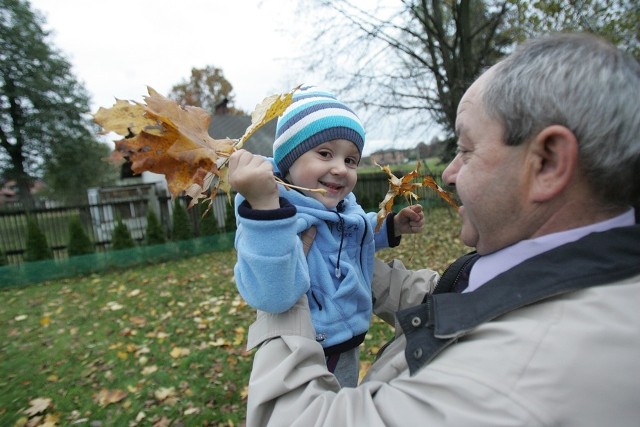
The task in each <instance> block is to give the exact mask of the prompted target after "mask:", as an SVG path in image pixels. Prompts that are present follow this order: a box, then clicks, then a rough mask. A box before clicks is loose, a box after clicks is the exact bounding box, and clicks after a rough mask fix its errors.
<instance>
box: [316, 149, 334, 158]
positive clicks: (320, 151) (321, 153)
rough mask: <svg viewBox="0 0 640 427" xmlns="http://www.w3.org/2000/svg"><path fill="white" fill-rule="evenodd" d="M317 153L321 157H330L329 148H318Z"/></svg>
mask: <svg viewBox="0 0 640 427" xmlns="http://www.w3.org/2000/svg"><path fill="white" fill-rule="evenodd" d="M318 154H319V155H321V156H322V157H331V152H330V151H329V150H318Z"/></svg>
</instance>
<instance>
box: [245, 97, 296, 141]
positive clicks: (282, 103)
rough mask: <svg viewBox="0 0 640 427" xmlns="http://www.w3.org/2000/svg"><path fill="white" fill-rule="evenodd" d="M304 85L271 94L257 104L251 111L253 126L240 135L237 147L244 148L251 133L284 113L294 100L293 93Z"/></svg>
mask: <svg viewBox="0 0 640 427" xmlns="http://www.w3.org/2000/svg"><path fill="white" fill-rule="evenodd" d="M301 86H302V85H300V86H298V87H296V88H295V89H293V90H292V91H291V92H288V93H285V94H281V95H271V96H269V97H267V98H265V99H264V100H263V101H262V102H261V103H260V104H258V105H256V108H255V109H254V110H253V113H251V126H249V127H248V128H247V130H246V131H245V133H244V135H242V136H241V137H240V140H239V142H238V144H237V145H236V148H237V149H240V148H242V145H243V144H244V143H245V141H246V140H247V139H249V137H250V136H251V135H253V134H254V133H255V131H256V130H258V129H259V128H260V127H261V126H263V125H264V124H266V123H268V122H269V121H271V120H273V119H275V118H276V117H278V116H280V115H282V113H284V110H286V109H287V107H288V106H289V105H290V104H291V102H292V100H293V93H294V92H295V91H297V90H298V89H300V87H301Z"/></svg>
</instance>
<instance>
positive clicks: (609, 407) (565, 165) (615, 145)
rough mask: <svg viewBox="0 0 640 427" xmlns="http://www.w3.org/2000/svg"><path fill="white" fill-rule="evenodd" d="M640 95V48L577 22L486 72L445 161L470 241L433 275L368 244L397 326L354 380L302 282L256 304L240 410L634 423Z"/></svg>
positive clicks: (639, 322)
mask: <svg viewBox="0 0 640 427" xmlns="http://www.w3.org/2000/svg"><path fill="white" fill-rule="evenodd" d="M639 100H640V66H639V64H638V62H637V61H635V60H634V59H633V58H630V57H627V56H625V55H624V54H622V53H621V52H620V51H618V50H617V49H615V48H614V47H613V46H611V45H609V44H608V43H606V42H605V41H603V40H601V39H599V38H596V37H594V36H590V35H586V34H559V35H553V36H548V37H543V38H540V39H537V40H531V41H529V42H527V43H525V44H523V45H522V46H520V47H519V48H518V49H516V51H515V52H514V53H513V54H512V55H510V56H509V57H507V58H506V59H504V60H503V61H501V62H499V63H498V64H497V65H495V66H493V67H492V68H490V69H489V70H488V71H487V72H486V73H484V74H483V75H482V76H480V78H478V80H477V81H476V82H474V83H473V85H472V86H471V87H470V88H469V90H468V91H467V92H466V94H465V95H464V97H463V98H462V100H461V102H460V105H459V107H458V113H457V120H456V128H457V133H458V153H457V155H456V157H455V158H454V160H453V161H452V162H451V164H450V165H449V166H448V167H447V168H446V170H445V171H444V173H443V178H444V180H445V181H446V182H447V183H448V184H451V185H454V186H455V188H456V191H457V193H458V195H459V197H460V200H461V201H462V204H463V205H462V207H461V208H460V210H459V214H460V217H461V219H462V230H461V238H462V240H463V241H464V243H465V244H466V245H468V246H470V247H473V248H475V249H476V251H477V252H474V253H471V254H469V255H468V256H465V257H463V258H461V259H460V260H458V261H456V262H455V263H454V264H453V265H452V266H451V267H449V269H447V271H445V273H444V274H443V275H442V277H439V276H438V274H437V273H435V272H433V271H431V270H427V269H425V270H418V271H408V270H406V269H404V268H403V266H402V265H401V264H400V263H399V262H398V261H394V262H393V263H391V264H389V265H387V264H384V263H382V262H378V264H377V265H376V273H375V278H374V285H373V286H374V298H375V300H374V301H375V303H374V305H375V310H376V313H377V314H378V315H380V316H381V317H382V318H383V319H385V320H387V321H389V322H391V323H393V324H395V326H396V330H397V333H396V338H395V339H394V340H393V341H392V342H391V343H390V344H389V345H388V346H386V348H385V349H384V351H382V352H381V354H380V355H379V357H378V359H377V361H376V363H374V364H373V366H372V367H371V368H370V370H369V372H368V373H367V376H366V377H365V378H364V379H363V381H362V382H361V384H360V385H359V386H358V387H356V388H345V389H340V387H339V386H338V383H337V382H336V381H335V378H334V377H333V375H332V374H330V373H329V372H328V371H327V368H326V364H325V362H324V356H323V352H322V347H321V346H320V345H319V344H318V343H316V342H315V339H314V336H315V334H314V331H313V327H312V326H311V321H310V317H309V309H308V306H307V301H306V300H305V298H304V297H303V298H302V299H301V300H300V301H298V303H297V304H296V306H295V307H293V308H292V309H291V310H289V311H288V312H285V313H283V314H278V315H273V314H266V313H261V312H259V313H258V319H257V321H256V323H254V324H253V325H252V327H251V329H250V332H249V346H250V347H256V346H259V349H258V351H257V352H256V354H255V359H254V365H253V370H252V374H251V379H250V384H249V400H248V409H247V424H248V425H249V426H257V425H283V426H291V425H302V426H310V425H328V426H397V425H425V426H429V425H432V426H433V425H448V426H471V425H472V426H492V427H493V426H497V425H513V426H533V425H540V426H557V425H562V426H572V425H575V426H581V427H584V426H603V425H612V424H613V425H616V426H637V425H638V422H639V420H640V380H639V378H640V377H639V376H638V375H639V374H638V373H639V372H640V226H639V225H637V219H636V218H635V217H634V214H635V211H634V209H633V206H638V202H639V201H640V139H638V138H639V135H640V108H639V102H640V101H639ZM303 238H306V239H307V241H306V243H307V244H308V243H309V242H310V241H311V239H310V238H309V236H305V237H303ZM311 238H312V236H311ZM471 266H472V268H470V267H471ZM469 269H470V272H469ZM467 276H468V280H467V279H466V277H467ZM465 286H466V287H465Z"/></svg>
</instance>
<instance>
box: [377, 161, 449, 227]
mask: <svg viewBox="0 0 640 427" xmlns="http://www.w3.org/2000/svg"><path fill="white" fill-rule="evenodd" d="M376 165H377V166H378V167H380V169H382V170H383V171H385V172H386V173H387V175H389V190H388V191H387V194H386V195H385V197H384V200H382V202H380V205H379V208H380V210H379V211H378V214H377V220H378V222H377V223H376V232H378V231H379V230H380V227H381V226H382V223H383V222H384V219H385V218H386V217H387V215H388V214H389V212H391V209H392V208H393V204H394V201H395V198H396V197H397V196H403V197H405V198H406V199H407V201H408V202H411V200H417V199H418V196H417V195H416V194H415V193H414V190H415V189H416V188H418V187H429V188H431V189H432V190H434V191H436V193H437V194H438V196H440V197H441V198H442V199H443V200H445V201H446V202H447V203H449V204H450V205H451V206H452V207H453V208H454V209H458V205H457V204H456V202H455V201H454V200H453V197H452V196H451V195H450V194H449V193H447V192H446V191H444V190H443V189H442V188H440V186H439V185H438V184H437V183H436V181H435V179H433V177H432V176H425V177H424V178H423V180H422V182H414V179H416V178H419V177H420V162H416V168H415V169H414V170H412V171H411V172H409V173H407V174H406V175H404V176H403V177H402V178H398V177H397V176H395V175H394V174H393V172H391V168H389V166H380V165H378V164H377V163H376Z"/></svg>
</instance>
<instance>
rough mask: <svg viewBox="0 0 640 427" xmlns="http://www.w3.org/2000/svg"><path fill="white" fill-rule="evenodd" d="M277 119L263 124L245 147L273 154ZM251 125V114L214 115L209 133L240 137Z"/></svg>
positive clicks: (253, 150)
mask: <svg viewBox="0 0 640 427" xmlns="http://www.w3.org/2000/svg"><path fill="white" fill-rule="evenodd" d="M276 122H277V120H276V119H273V120H271V121H269V122H268V123H266V124H264V125H263V126H261V127H260V128H259V129H258V130H257V131H256V132H255V133H254V134H253V135H251V137H250V138H249V139H248V140H247V141H246V142H245V144H244V147H243V148H244V149H246V150H247V151H249V152H251V153H253V154H260V155H262V156H267V157H272V156H273V141H274V139H275V134H276ZM250 125H251V117H250V116H232V115H214V116H212V118H211V124H210V125H209V134H210V135H211V137H213V138H215V139H223V138H232V139H238V138H240V137H241V136H242V135H244V132H245V131H246V130H247V128H248V127H249V126H250Z"/></svg>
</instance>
